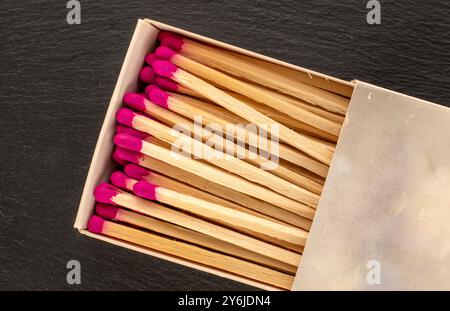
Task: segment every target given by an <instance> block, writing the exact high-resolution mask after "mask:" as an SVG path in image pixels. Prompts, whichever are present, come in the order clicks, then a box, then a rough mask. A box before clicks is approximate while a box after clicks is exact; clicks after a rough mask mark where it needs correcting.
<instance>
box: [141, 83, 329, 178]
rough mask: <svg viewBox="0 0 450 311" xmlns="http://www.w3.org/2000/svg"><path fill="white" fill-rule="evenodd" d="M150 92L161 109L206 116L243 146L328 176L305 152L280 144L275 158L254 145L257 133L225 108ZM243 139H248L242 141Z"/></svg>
mask: <svg viewBox="0 0 450 311" xmlns="http://www.w3.org/2000/svg"><path fill="white" fill-rule="evenodd" d="M146 91H147V96H149V97H151V100H152V102H153V103H155V104H158V105H160V106H161V107H165V108H167V109H169V110H171V111H173V112H176V113H178V114H180V115H182V116H184V117H186V118H189V119H191V120H193V119H194V118H195V117H196V116H202V118H203V120H204V122H205V123H206V124H209V123H212V124H218V125H220V126H222V127H224V128H229V129H230V130H231V131H233V132H234V133H236V135H237V138H238V140H239V141H240V142H242V143H245V144H249V145H252V146H253V147H256V148H259V149H261V150H263V151H265V152H267V153H268V154H272V155H276V156H279V157H280V158H281V159H285V160H287V161H289V162H291V163H293V164H296V165H299V166H301V167H304V168H306V169H308V170H310V171H311V172H313V173H315V174H317V175H319V176H322V177H326V176H327V173H328V166H327V165H325V164H323V163H321V162H319V161H317V160H316V159H313V158H311V157H310V156H308V155H306V154H304V153H303V152H301V151H298V150H296V149H293V148H291V147H289V146H286V145H284V144H282V143H280V144H279V146H278V148H279V152H278V154H274V150H271V148H269V146H264V145H259V146H258V145H257V144H256V145H255V143H254V142H258V139H259V138H258V135H257V134H256V133H255V132H254V131H250V130H248V129H247V128H245V127H244V126H243V125H245V124H246V123H247V121H246V120H244V119H242V118H240V117H238V116H235V115H234V114H232V113H230V112H229V111H228V110H226V109H224V108H222V107H219V106H216V105H211V104H209V103H205V102H203V101H200V100H196V99H194V98H191V97H188V96H183V95H179V94H173V93H167V92H166V93H164V91H162V90H159V89H157V88H154V87H152V88H150V87H148V88H146ZM240 125H242V126H240ZM241 137H242V138H245V139H240V138H241Z"/></svg>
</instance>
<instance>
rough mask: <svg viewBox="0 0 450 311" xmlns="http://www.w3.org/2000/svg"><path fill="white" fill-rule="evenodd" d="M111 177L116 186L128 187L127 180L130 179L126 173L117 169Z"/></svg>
mask: <svg viewBox="0 0 450 311" xmlns="http://www.w3.org/2000/svg"><path fill="white" fill-rule="evenodd" d="M109 179H110V180H111V183H112V184H113V185H114V186H116V187H118V188H126V187H127V181H128V179H129V178H128V176H127V175H125V174H124V173H122V172H120V171H116V172H114V173H112V174H111V176H110V177H109Z"/></svg>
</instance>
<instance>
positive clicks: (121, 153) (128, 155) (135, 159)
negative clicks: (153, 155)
mask: <svg viewBox="0 0 450 311" xmlns="http://www.w3.org/2000/svg"><path fill="white" fill-rule="evenodd" d="M115 153H116V154H117V157H118V158H119V159H121V160H122V161H128V162H131V163H136V164H139V161H140V160H141V158H142V157H143V155H142V154H141V153H139V152H135V151H131V150H128V149H124V148H120V147H117V148H116V151H115Z"/></svg>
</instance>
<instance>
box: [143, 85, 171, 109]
mask: <svg viewBox="0 0 450 311" xmlns="http://www.w3.org/2000/svg"><path fill="white" fill-rule="evenodd" d="M148 97H149V98H150V101H151V102H152V103H154V104H156V105H158V106H161V107H163V108H168V107H169V104H168V100H169V94H168V93H167V92H166V91H163V90H161V89H160V88H153V89H152V90H150V92H149V93H148Z"/></svg>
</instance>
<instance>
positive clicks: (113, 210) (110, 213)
mask: <svg viewBox="0 0 450 311" xmlns="http://www.w3.org/2000/svg"><path fill="white" fill-rule="evenodd" d="M118 212H119V208H117V207H115V206H112V205H106V204H101V203H97V204H96V205H95V213H96V214H97V215H99V216H101V217H103V218H106V219H115V218H116V216H117V213H118Z"/></svg>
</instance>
